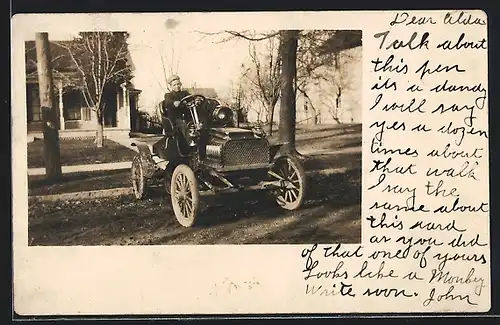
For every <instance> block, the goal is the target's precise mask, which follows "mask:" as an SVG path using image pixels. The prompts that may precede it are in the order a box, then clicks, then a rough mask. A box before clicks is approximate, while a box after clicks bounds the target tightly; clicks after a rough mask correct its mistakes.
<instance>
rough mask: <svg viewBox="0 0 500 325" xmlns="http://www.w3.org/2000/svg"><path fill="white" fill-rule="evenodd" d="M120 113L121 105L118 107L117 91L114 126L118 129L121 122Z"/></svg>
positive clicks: (117, 94)
mask: <svg viewBox="0 0 500 325" xmlns="http://www.w3.org/2000/svg"><path fill="white" fill-rule="evenodd" d="M121 112H122V105H120V92H119V91H117V92H116V126H117V127H120V125H121V121H122V119H121V116H120V114H121Z"/></svg>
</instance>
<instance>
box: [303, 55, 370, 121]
mask: <svg viewBox="0 0 500 325" xmlns="http://www.w3.org/2000/svg"><path fill="white" fill-rule="evenodd" d="M362 65H363V60H362V50H361V47H355V48H351V49H347V50H344V51H341V52H339V53H338V55H337V62H336V64H334V65H333V66H331V67H322V68H321V69H322V70H323V71H321V72H320V73H322V74H323V75H325V76H328V78H327V80H324V79H320V80H318V81H316V82H314V83H313V82H311V83H310V84H308V85H306V86H305V89H306V94H307V96H306V95H305V94H304V93H301V92H299V93H298V94H297V102H296V105H297V117H296V118H297V123H298V124H336V123H361V121H362V116H361V110H362V104H363V101H362V98H363V89H362V77H363V70H362Z"/></svg>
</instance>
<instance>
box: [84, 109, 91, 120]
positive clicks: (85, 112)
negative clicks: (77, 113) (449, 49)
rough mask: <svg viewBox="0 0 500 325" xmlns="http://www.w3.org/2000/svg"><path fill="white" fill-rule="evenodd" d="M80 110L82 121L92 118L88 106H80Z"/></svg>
mask: <svg viewBox="0 0 500 325" xmlns="http://www.w3.org/2000/svg"><path fill="white" fill-rule="evenodd" d="M82 111H83V120H84V121H90V120H92V110H91V109H90V107H82Z"/></svg>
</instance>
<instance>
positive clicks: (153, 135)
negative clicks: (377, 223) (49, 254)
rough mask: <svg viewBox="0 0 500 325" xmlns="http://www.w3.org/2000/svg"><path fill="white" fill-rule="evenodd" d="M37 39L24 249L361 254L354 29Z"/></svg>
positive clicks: (173, 31)
mask: <svg viewBox="0 0 500 325" xmlns="http://www.w3.org/2000/svg"><path fill="white" fill-rule="evenodd" d="M179 27H180V26H178V21H176V20H175V19H167V20H165V23H164V26H162V29H161V32H158V31H157V30H155V31H148V30H144V31H142V32H136V31H133V32H131V31H90V32H88V31H82V32H77V33H67V34H65V33H64V32H62V31H61V32H59V33H57V34H54V33H44V32H40V33H36V35H33V40H28V41H26V42H25V56H26V57H25V66H26V108H27V112H26V113H27V115H26V116H27V132H28V137H27V138H28V141H27V167H28V194H29V209H28V213H29V245H32V246H40V245H49V246H59V245H62V246H68V245H69V246H72V245H168V244H173V245H178V244H182V245H184V244H303V243H316V242H319V243H332V242H334V243H359V242H360V241H361V103H362V101H361V96H362V92H361V79H362V33H361V31H360V30H270V31H248V30H244V31H239V30H234V31H233V30H227V31H226V30H225V31H216V32H212V31H199V30H188V31H186V30H185V29H180V30H178V29H179Z"/></svg>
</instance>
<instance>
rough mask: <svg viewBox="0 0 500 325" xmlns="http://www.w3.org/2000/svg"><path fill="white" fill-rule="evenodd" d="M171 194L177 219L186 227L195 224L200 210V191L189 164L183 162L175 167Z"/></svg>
mask: <svg viewBox="0 0 500 325" xmlns="http://www.w3.org/2000/svg"><path fill="white" fill-rule="evenodd" d="M170 196H171V198H172V208H173V210H174V214H175V217H176V218H177V221H178V222H179V223H180V224H181V225H182V226H184V227H192V226H194V225H195V223H196V221H197V218H198V214H199V211H200V192H199V188H198V180H197V179H196V176H195V174H194V172H193V170H192V169H191V168H189V166H187V165H182V164H181V165H179V166H177V167H176V168H175V169H174V172H173V173H172V179H171V182H170Z"/></svg>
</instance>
